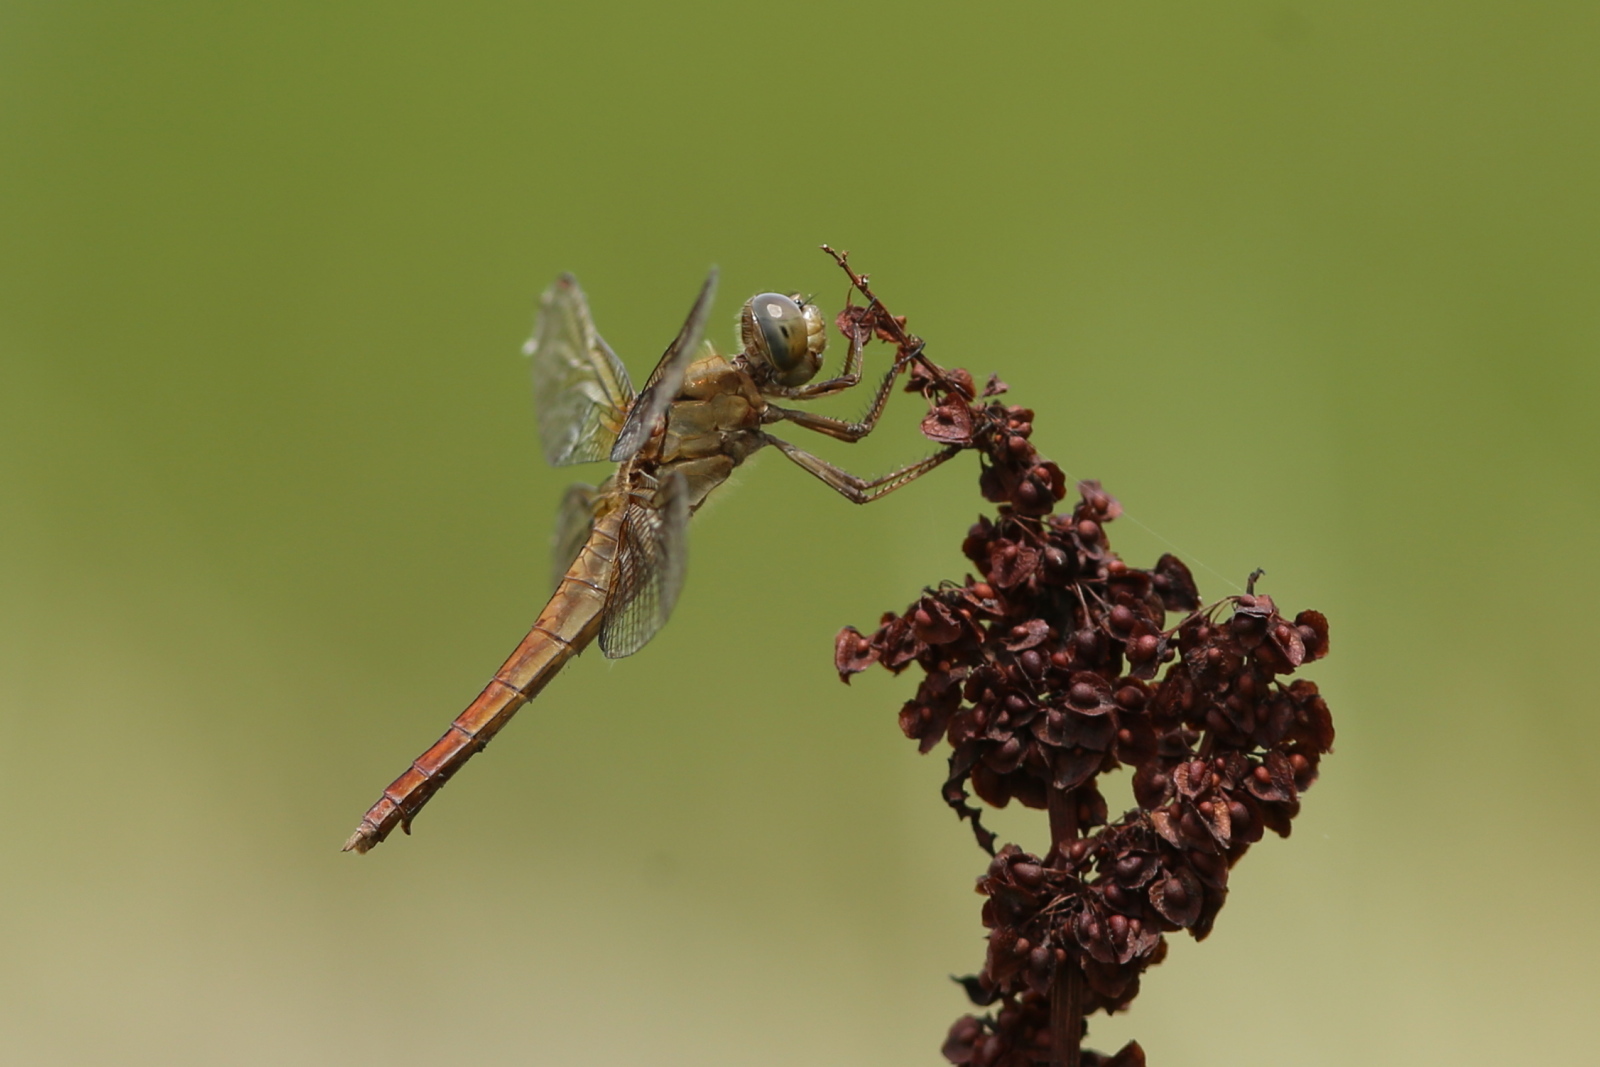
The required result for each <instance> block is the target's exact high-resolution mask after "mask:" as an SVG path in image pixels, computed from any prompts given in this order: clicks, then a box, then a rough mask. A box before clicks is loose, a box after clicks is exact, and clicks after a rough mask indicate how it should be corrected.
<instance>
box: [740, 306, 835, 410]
mask: <svg viewBox="0 0 1600 1067" xmlns="http://www.w3.org/2000/svg"><path fill="white" fill-rule="evenodd" d="M739 336H740V340H741V341H743V342H744V354H745V357H746V358H747V359H748V360H750V361H751V362H752V363H753V364H754V365H755V366H756V367H758V368H759V369H760V371H761V372H764V373H762V374H760V376H761V377H770V380H771V381H773V382H775V383H777V384H778V385H783V386H790V387H792V386H797V385H804V384H805V383H806V382H809V381H810V380H811V379H812V378H814V377H816V374H817V371H818V370H819V369H821V367H822V350H823V349H824V348H826V347H827V344H828V330H827V325H826V324H825V323H824V322H823V321H822V311H821V310H820V309H819V308H817V306H816V305H814V304H807V303H804V302H802V301H801V299H800V298H799V296H798V294H797V295H795V296H784V295H783V294H782V293H760V294H758V295H756V296H753V297H751V298H750V299H749V300H747V301H745V305H744V309H743V310H742V311H740V312H739Z"/></svg>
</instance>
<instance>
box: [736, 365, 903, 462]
mask: <svg viewBox="0 0 1600 1067" xmlns="http://www.w3.org/2000/svg"><path fill="white" fill-rule="evenodd" d="M909 362H910V360H905V359H897V360H895V362H894V366H892V367H890V368H889V373H888V374H885V375H884V376H883V381H882V382H880V383H879V384H878V392H877V393H876V395H874V396H873V398H872V406H871V407H870V408H868V409H867V413H866V414H865V415H863V416H862V417H861V419H860V421H858V422H846V421H845V420H844V419H835V418H832V417H830V416H827V415H818V414H817V413H816V412H813V411H800V410H798V409H795V408H782V407H779V406H778V405H776V404H768V405H767V412H766V416H765V417H764V419H763V420H762V421H764V422H777V421H779V420H780V419H787V420H788V421H790V422H792V423H794V424H795V425H796V426H804V427H805V428H806V429H808V430H814V431H816V432H817V433H822V434H827V435H828V436H829V437H834V438H837V439H838V440H840V441H849V442H852V443H853V442H856V441H859V440H861V439H862V438H863V437H865V436H867V434H869V433H871V432H872V430H873V427H875V426H877V425H878V418H879V416H881V415H882V414H883V409H884V408H885V407H886V406H887V405H888V403H889V394H890V393H891V392H893V390H894V383H895V379H896V378H898V377H899V376H900V372H901V371H902V370H904V369H905V367H906V364H907V363H909ZM859 380H860V378H859V376H858V377H857V381H859Z"/></svg>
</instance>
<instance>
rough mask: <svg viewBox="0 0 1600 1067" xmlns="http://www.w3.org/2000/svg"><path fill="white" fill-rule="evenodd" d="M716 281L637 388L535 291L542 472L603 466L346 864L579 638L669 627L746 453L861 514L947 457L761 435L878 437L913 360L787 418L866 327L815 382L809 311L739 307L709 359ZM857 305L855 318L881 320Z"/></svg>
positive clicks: (576, 299)
mask: <svg viewBox="0 0 1600 1067" xmlns="http://www.w3.org/2000/svg"><path fill="white" fill-rule="evenodd" d="M828 251H830V252H832V250H831V249H829V250H828ZM835 258H836V259H838V260H839V262H840V265H841V266H844V265H845V264H844V260H843V258H842V257H841V256H839V255H838V254H835ZM846 270H847V272H848V270H849V268H848V267H846ZM851 278H852V281H853V282H854V283H856V285H857V288H860V289H862V291H863V292H864V293H867V295H868V296H869V297H870V292H869V291H868V290H866V289H865V283H864V279H862V278H860V277H858V276H857V275H855V274H854V273H853V272H851ZM716 284H717V272H716V270H715V269H713V270H712V271H711V273H710V274H709V275H708V276H707V278H706V281H705V284H704V285H702V286H701V288H700V292H699V295H698V296H697V297H696V298H695V301H694V305H693V306H692V307H691V308H690V310H689V315H688V317H687V318H686V319H685V320H684V323H683V326H682V328H681V329H680V330H679V331H678V334H677V336H676V337H674V338H673V340H672V343H671V344H669V345H668V346H667V349H666V351H665V352H664V353H663V354H662V356H661V359H660V361H659V362H657V364H656V367H655V369H654V370H653V371H652V372H651V373H650V377H649V378H648V379H646V381H645V383H644V387H643V388H642V389H639V390H637V391H635V390H634V388H633V386H632V384H631V383H630V381H629V379H628V372H627V370H626V369H625V368H624V366H623V364H622V361H621V360H620V359H618V358H617V355H616V353H615V352H613V351H612V350H611V347H610V346H609V345H607V344H606V342H605V340H604V339H603V338H602V337H601V336H600V334H599V333H598V332H597V331H596V329H595V326H594V322H593V320H592V318H591V316H590V313H589V304H588V301H587V299H586V298H585V297H584V294H583V290H582V289H581V288H579V286H578V282H577V279H576V278H574V277H573V276H572V275H570V274H563V275H562V276H561V277H559V278H557V279H556V281H555V282H554V283H553V284H552V285H551V286H550V287H549V288H548V289H546V290H545V292H544V295H543V297H542V298H541V299H540V303H539V312H538V315H537V317H536V320H535V325H534V332H533V336H532V337H531V338H530V339H529V341H528V342H527V344H526V345H525V346H524V352H525V353H526V354H527V356H528V357H530V359H531V362H532V368H533V390H534V392H533V395H534V414H535V416H536V418H537V420H538V424H539V440H540V444H541V446H542V448H543V451H544V456H545V459H546V460H548V461H549V462H550V463H551V464H552V465H553V466H557V467H564V466H568V465H572V464H578V463H587V462H599V461H608V462H610V463H613V464H616V468H615V470H613V471H612V472H611V474H610V476H609V477H607V478H606V479H605V480H604V481H603V482H602V483H601V484H600V485H598V486H594V485H587V484H577V485H573V486H572V487H571V488H569V489H568V490H567V492H566V495H565V497H564V498H563V500H562V503H561V506H560V510H559V514H558V517H557V521H556V530H555V536H554V539H553V547H554V564H555V567H554V574H553V579H554V587H555V588H554V592H553V593H552V595H551V597H550V600H549V602H548V603H547V604H546V605H545V607H544V610H543V611H541V612H540V613H539V617H538V619H537V620H536V621H535V622H534V624H533V627H532V629H530V630H529V631H528V634H527V636H526V637H524V638H523V639H522V643H521V644H519V645H518V646H517V648H516V651H514V652H512V653H511V656H510V657H509V658H508V659H507V660H506V661H505V663H504V664H503V665H502V666H501V667H500V669H499V670H498V671H496V672H495V674H494V677H493V678H491V679H490V680H489V683H488V684H487V685H485V686H484V688H483V691H482V692H481V693H479V694H478V696H477V699H475V700H474V701H473V702H472V703H471V704H469V705H468V706H467V708H466V710H465V711H463V712H462V713H461V714H460V715H458V716H456V719H455V721H454V722H452V723H451V724H450V728H449V729H448V730H446V731H445V733H444V736H443V737H441V738H439V740H438V741H436V742H435V743H434V744H433V745H432V746H431V747H430V748H429V749H428V750H427V751H426V752H424V753H423V754H422V755H421V756H419V757H417V758H416V759H415V760H413V761H412V763H411V766H410V767H409V768H407V769H406V771H405V773H404V774H402V775H400V777H398V778H396V779H395V780H394V781H393V782H392V783H390V785H389V787H388V788H387V789H385V790H384V791H383V795H382V796H380V797H379V798H378V801H377V803H375V804H373V805H372V807H371V808H370V809H368V811H367V813H366V815H364V816H363V817H362V819H361V824H360V825H359V826H358V827H357V828H356V831H355V832H354V833H353V834H351V835H350V838H349V840H347V841H346V842H345V844H344V851H346V852H350V851H355V852H366V851H368V850H369V849H371V848H372V847H373V846H374V845H377V844H378V843H380V842H381V841H383V840H384V838H386V837H388V836H389V834H390V833H391V832H392V831H393V830H394V828H395V827H397V826H398V827H401V828H402V829H404V830H405V832H406V833H410V832H411V820H412V819H414V818H415V817H416V815H417V812H418V811H420V810H421V809H422V807H423V805H424V804H426V803H427V802H428V801H429V800H430V799H431V798H432V797H433V795H434V794H435V793H437V792H438V791H439V789H440V788H441V787H443V786H444V784H445V782H447V781H448V780H449V779H450V778H451V776H453V775H454V774H455V773H456V772H457V771H459V770H460V769H461V768H462V766H464V765H465V764H466V762H467V760H469V759H471V758H472V756H473V755H475V754H476V753H478V752H480V751H482V749H483V747H484V746H485V745H487V744H488V743H489V741H490V739H491V738H493V737H494V736H495V735H496V734H497V733H499V732H500V730H501V729H502V728H504V726H505V725H506V723H507V722H509V721H510V720H511V717H512V716H513V715H514V714H516V712H517V710H518V709H519V708H521V707H522V705H524V704H526V703H527V702H529V701H530V700H532V699H534V697H536V696H537V695H538V694H539V692H540V691H541V690H542V689H543V688H544V687H545V685H546V684H547V683H548V682H549V681H550V680H551V679H552V678H553V677H555V675H556V674H557V673H558V672H559V671H560V670H561V668H562V667H564V666H565V665H566V664H567V662H568V661H570V660H571V659H572V658H573V657H574V656H576V655H577V654H578V653H579V652H581V651H583V649H584V648H586V647H587V646H588V645H589V644H590V643H591V642H593V641H595V640H596V639H598V640H599V643H600V649H601V651H602V652H603V653H604V654H605V655H606V656H607V657H608V658H612V659H616V658H620V657H623V656H629V655H632V654H633V653H635V652H637V651H639V650H640V649H641V648H643V647H644V645H645V643H646V642H648V641H649V640H650V638H651V637H653V636H654V635H655V633H656V632H657V631H658V630H659V629H660V628H661V627H662V625H663V624H664V623H665V622H666V621H667V617H668V616H669V615H670V614H671V613H672V608H673V606H674V604H675V603H676V602H677V600H678V594H679V591H680V590H681V588H682V586H683V580H684V574H685V570H686V564H687V559H688V556H687V538H686V532H687V526H688V521H689V517H690V516H691V515H692V514H694V512H695V511H696V510H698V509H699V508H700V506H701V505H702V504H703V503H705V500H706V497H707V496H708V495H710V493H711V492H712V491H713V490H715V489H716V488H717V487H718V486H719V485H721V484H722V483H723V482H725V481H727V480H728V478H729V476H730V475H731V474H732V473H733V471H734V468H736V467H738V466H739V465H740V464H741V463H743V462H744V461H745V460H746V459H748V458H749V457H750V456H751V455H753V454H754V453H756V452H758V451H760V450H761V449H763V448H766V447H768V446H771V447H773V448H776V449H777V450H778V451H779V452H781V453H783V455H785V456H787V457H788V458H789V459H791V460H793V461H794V462H795V463H796V464H798V465H799V466H800V467H801V468H803V469H804V470H806V471H808V472H810V473H811V474H813V475H815V476H816V477H817V478H819V479H821V481H822V482H823V483H824V484H826V485H827V486H828V487H829V488H831V489H833V490H835V491H836V492H838V493H839V494H840V495H841V496H843V497H844V498H845V499H847V500H849V501H851V502H853V503H857V504H865V503H868V502H870V501H873V500H878V499H880V498H882V497H883V496H884V495H885V494H886V493H889V492H892V491H893V490H895V489H898V488H900V487H901V486H904V485H906V484H908V483H909V482H911V481H914V480H915V479H916V478H918V477H920V476H922V475H923V474H925V473H927V472H928V471H930V470H932V469H933V468H934V467H936V466H938V465H939V464H940V463H943V462H944V461H945V460H947V459H949V458H950V457H951V456H953V455H955V454H956V452H957V451H958V449H956V448H954V447H947V448H945V449H943V450H942V451H940V452H936V453H934V454H932V455H930V456H928V457H926V458H924V459H921V460H918V461H916V462H914V463H911V464H908V465H906V466H903V467H900V468H899V469H897V470H894V471H892V472H890V473H888V474H885V475H882V476H881V477H876V478H870V479H868V478H861V477H858V476H856V475H854V474H851V473H850V472H848V471H846V470H843V469H842V468H840V467H837V466H835V465H834V464H832V463H829V462H828V461H826V460H824V459H822V458H820V457H818V456H815V455H813V454H811V453H809V452H807V451H805V450H804V449H801V448H799V447H797V446H795V445H793V444H791V443H789V442H788V441H785V440H784V439H782V438H781V437H778V436H776V435H774V434H772V433H770V432H768V427H773V426H776V425H777V424H779V423H785V422H787V423H791V424H793V425H794V426H798V427H801V428H803V429H806V430H810V431H813V432H816V433H820V434H823V435H826V436H828V437H832V438H835V439H837V440H840V441H847V442H854V441H859V440H861V439H862V438H864V437H866V436H867V435H868V434H870V433H871V432H872V430H873V428H874V427H875V426H876V425H877V423H878V420H879V417H880V416H881V415H882V414H883V410H884V407H885V406H886V404H887V402H888V399H889V394H890V392H891V391H892V389H893V387H894V384H895V379H896V378H897V377H898V375H899V374H900V372H901V371H902V370H903V369H905V367H906V365H907V364H908V363H909V362H911V361H912V360H913V359H920V358H921V349H920V344H918V345H917V346H915V347H909V346H907V345H906V344H904V343H902V344H901V346H900V348H899V349H898V351H897V355H896V358H895V360H894V362H893V365H892V366H891V367H890V368H889V370H888V372H887V373H886V374H885V375H884V376H883V379H882V380H881V382H880V383H879V385H878V387H877V390H876V392H875V394H874V395H873V398H872V401H871V404H870V405H869V407H868V408H867V411H866V413H865V414H864V415H863V416H862V417H861V418H860V419H859V420H857V421H846V420H842V419H837V418H832V417H829V416H825V415H821V414H818V413H816V412H812V411H808V410H805V409H803V408H791V407H787V406H785V405H786V404H788V403H791V402H805V401H811V400H817V399H821V398H823V397H828V396H833V395H835V394H839V393H843V392H845V391H846V390H849V389H852V388H854V387H856V386H857V385H859V384H861V381H862V375H861V365H862V360H863V354H862V353H863V348H864V346H865V345H866V343H867V341H868V340H870V337H871V333H872V331H871V329H870V328H867V326H866V325H865V323H866V320H867V318H868V317H867V316H858V317H857V318H856V319H854V320H845V319H841V322H845V321H853V322H854V323H855V326H854V327H853V328H852V329H851V330H849V331H847V334H848V336H849V340H850V344H849V349H848V351H847V352H846V354H845V358H844V360H843V364H842V366H841V368H840V371H839V373H838V374H836V375H835V376H833V377H831V378H827V379H825V380H822V381H813V379H814V378H816V376H817V374H818V373H819V372H820V370H821V368H822V365H823V352H824V350H825V348H826V346H827V324H826V322H825V321H824V318H823V314H822V312H821V310H820V309H819V308H818V307H817V305H816V304H814V303H812V302H810V301H809V300H807V299H806V298H804V297H802V296H801V295H800V294H798V293H790V294H783V293H775V292H773V293H760V294H757V295H756V296H753V297H751V298H750V299H749V300H747V301H745V303H744V306H743V308H742V309H741V310H740V312H739V349H738V351H737V352H734V353H732V354H728V355H723V354H719V353H718V352H717V351H716V350H715V349H714V348H713V347H712V346H711V345H709V344H707V345H704V346H702V343H701V338H702V334H703V333H704V330H705V325H706V320H707V317H708V315H709V314H710V310H711V305H712V299H713V297H714V295H715V292H716ZM871 299H872V304H871V305H869V309H868V310H881V305H880V304H878V303H877V300H876V298H875V297H873V298H871ZM857 310H860V309H857ZM841 328H842V327H841ZM900 336H901V337H902V338H903V337H905V335H904V333H903V331H900Z"/></svg>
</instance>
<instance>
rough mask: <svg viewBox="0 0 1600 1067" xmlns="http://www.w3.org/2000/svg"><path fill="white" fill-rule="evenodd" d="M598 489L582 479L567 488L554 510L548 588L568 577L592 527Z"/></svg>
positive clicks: (598, 494)
mask: <svg viewBox="0 0 1600 1067" xmlns="http://www.w3.org/2000/svg"><path fill="white" fill-rule="evenodd" d="M599 498H600V492H599V490H597V489H596V488H595V487H594V486H592V485H585V484H583V483H582V482H577V483H574V484H573V485H570V486H568V487H567V494H566V496H563V497H562V498H561V510H560V511H558V512H556V528H555V530H554V531H553V532H552V534H551V537H550V588H551V589H552V590H554V589H555V587H556V586H558V585H560V584H561V579H563V578H565V577H566V576H567V568H568V567H570V566H572V561H573V560H575V559H577V558H578V552H579V551H581V550H582V548H583V543H584V542H585V541H587V540H589V533H590V531H591V530H593V529H594V507H595V503H596V501H598V500H599Z"/></svg>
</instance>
